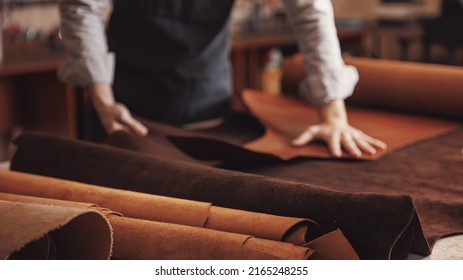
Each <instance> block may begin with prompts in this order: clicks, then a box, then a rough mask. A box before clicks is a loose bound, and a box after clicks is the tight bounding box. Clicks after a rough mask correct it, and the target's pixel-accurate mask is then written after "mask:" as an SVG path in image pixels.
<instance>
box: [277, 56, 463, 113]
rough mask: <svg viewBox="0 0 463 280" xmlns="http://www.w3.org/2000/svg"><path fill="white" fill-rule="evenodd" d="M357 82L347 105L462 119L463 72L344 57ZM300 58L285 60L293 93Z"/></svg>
mask: <svg viewBox="0 0 463 280" xmlns="http://www.w3.org/2000/svg"><path fill="white" fill-rule="evenodd" d="M345 62H346V64H350V65H354V66H355V67H356V68H357V69H358V71H359V76H360V80H359V83H358V84H357V87H356V88H355V90H354V94H353V95H352V97H350V98H349V99H348V100H347V101H348V103H351V104H355V105H361V106H366V107H370V108H384V109H392V110H401V111H406V112H416V113H423V114H431V115H436V116H443V117H450V118H455V119H458V120H462V119H463V110H462V109H461V108H462V104H463V69H462V68H461V67H455V66H443V65H433V64H424V63H414V62H402V61H388V60H379V59H368V58H354V57H346V58H345ZM305 75H306V72H305V69H304V65H303V61H302V57H300V56H299V55H297V56H294V57H292V58H289V59H287V60H286V61H285V66H284V76H283V88H284V90H285V91H287V92H292V93H294V92H296V91H297V87H298V85H299V82H300V81H301V80H302V79H303V78H304V77H305Z"/></svg>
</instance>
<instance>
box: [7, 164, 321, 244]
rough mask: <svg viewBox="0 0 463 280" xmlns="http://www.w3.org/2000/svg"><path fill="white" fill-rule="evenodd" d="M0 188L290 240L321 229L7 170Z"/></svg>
mask: <svg viewBox="0 0 463 280" xmlns="http://www.w3.org/2000/svg"><path fill="white" fill-rule="evenodd" d="M0 192H4V193H13V194H19V195H26V196H33V197H43V198H50V199H58V201H63V203H64V205H65V206H69V205H70V203H71V201H74V202H76V203H79V202H84V203H92V204H95V205H98V206H100V207H104V208H109V209H111V210H113V211H117V212H118V213H121V214H123V215H124V216H126V217H131V218H137V219H143V220H150V221H158V222H165V223H172V224H180V225H188V226H194V227H205V228H209V229H215V230H219V231H226V232H233V233H241V234H246V235H251V236H255V237H258V238H263V239H269V240H278V241H284V242H290V243H294V244H296V245H304V244H306V243H307V242H309V241H311V240H313V239H315V238H317V237H319V236H321V235H322V233H323V231H322V229H321V228H320V227H319V225H318V224H317V223H315V222H314V221H311V220H307V219H301V218H291V217H280V216H275V215H268V214H262V213H253V212H249V211H242V210H235V209H227V208H223V207H216V206H212V205H211V203H206V202H198V201H190V200H185V199H176V198H171V197H165V196H156V195H149V194H144V193H137V192H132V191H125V190H116V189H111V188H105V187H98V186H92V185H88V184H82V183H77V182H71V181H65V180H60V179H55V178H48V177H43V176H35V175H30V174H23V173H18V172H12V171H1V170H0ZM0 198H1V197H0ZM55 204H56V203H55Z"/></svg>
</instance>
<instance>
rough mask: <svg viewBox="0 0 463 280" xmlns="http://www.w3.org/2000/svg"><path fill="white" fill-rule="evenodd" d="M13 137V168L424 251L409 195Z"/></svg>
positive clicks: (370, 245)
mask: <svg viewBox="0 0 463 280" xmlns="http://www.w3.org/2000/svg"><path fill="white" fill-rule="evenodd" d="M15 142H16V144H17V145H18V150H17V152H16V153H15V155H14V157H13V159H12V169H13V170H17V171H23V172H29V173H34V174H41V175H46V176H53V177H58V178H63V179H68V180H74V181H80V182H86V183H91V184H97V185H106V186H110V187H114V188H121V189H126V188H130V189H132V190H135V191H140V192H145V193H152V194H157V195H166V196H172V197H177V198H187V199H191V200H197V201H208V202H212V203H213V204H214V205H217V206H220V207H228V208H234V209H241V210H246V211H252V212H261V213H268V214H273V215H281V216H290V217H299V218H309V219H312V220H314V221H316V222H317V223H318V224H320V225H321V226H322V228H324V229H325V230H326V231H333V230H336V229H337V228H339V229H340V230H341V231H342V232H343V233H344V234H345V236H346V237H347V239H348V241H349V242H350V243H351V244H352V246H353V247H354V249H355V250H356V252H357V253H358V254H359V256H360V257H361V258H363V259H387V258H391V257H392V258H405V257H406V256H407V254H408V253H409V249H410V248H412V251H413V252H416V253H420V254H429V247H428V245H427V243H426V240H425V239H424V236H423V232H422V229H421V226H420V223H419V219H418V216H417V214H416V210H415V207H414V204H413V201H412V199H411V198H410V197H409V196H406V195H383V194H373V193H349V192H339V191H333V190H330V189H327V188H321V187H316V186H313V185H309V184H304V183H297V182H293V181H284V180H279V179H274V178H270V177H263V176H256V175H250V174H245V173H240V172H234V171H229V170H223V169H218V168H213V167H207V166H202V165H197V164H191V163H185V162H181V161H174V160H167V159H163V158H158V157H155V156H146V155H142V154H140V153H137V152H130V151H126V150H122V149H116V148H111V147H106V146H102V145H97V144H90V143H84V142H77V141H72V140H66V139H59V138H53V137H46V136H43V135H37V134H35V135H34V134H23V135H22V136H20V137H19V138H17V139H16V140H15ZM404 233H405V234H404Z"/></svg>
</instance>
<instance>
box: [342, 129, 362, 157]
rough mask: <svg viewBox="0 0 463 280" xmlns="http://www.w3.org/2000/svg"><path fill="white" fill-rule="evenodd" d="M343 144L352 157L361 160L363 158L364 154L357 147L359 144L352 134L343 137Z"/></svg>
mask: <svg viewBox="0 0 463 280" xmlns="http://www.w3.org/2000/svg"><path fill="white" fill-rule="evenodd" d="M341 144H342V146H343V147H344V149H346V150H347V151H348V152H349V154H351V155H352V156H354V157H356V158H359V157H361V156H362V152H361V151H360V149H359V148H358V147H357V144H356V143H355V141H354V139H353V138H352V135H351V134H348V133H345V134H343V135H342V137H341Z"/></svg>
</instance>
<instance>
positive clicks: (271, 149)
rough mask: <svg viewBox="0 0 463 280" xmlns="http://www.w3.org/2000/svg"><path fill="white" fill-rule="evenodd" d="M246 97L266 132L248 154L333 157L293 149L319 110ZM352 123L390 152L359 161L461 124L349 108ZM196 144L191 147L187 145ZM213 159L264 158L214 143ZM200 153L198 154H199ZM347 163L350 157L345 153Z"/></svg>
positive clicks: (252, 94)
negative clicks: (216, 156) (383, 143)
mask: <svg viewBox="0 0 463 280" xmlns="http://www.w3.org/2000/svg"><path fill="white" fill-rule="evenodd" d="M242 98H243V101H244V103H245V104H246V106H247V107H248V108H249V110H250V111H251V112H252V113H253V115H254V116H256V117H257V118H258V119H259V120H260V121H261V122H262V123H263V124H264V126H265V127H266V132H265V134H264V135H263V136H262V137H259V138H258V139H255V140H253V141H251V142H249V143H246V144H244V145H242V147H243V148H244V149H246V150H248V151H251V152H256V153H263V154H266V155H271V156H274V157H277V158H279V159H281V160H290V159H293V158H298V157H311V158H331V157H332V155H331V154H330V152H329V150H328V148H327V146H326V145H325V144H323V143H310V144H308V145H306V146H303V147H295V146H293V145H291V140H292V139H295V138H296V137H297V136H298V135H299V134H300V133H301V132H302V131H304V129H305V128H307V127H308V126H309V125H311V124H316V123H317V122H318V120H319V117H318V111H317V109H316V108H314V107H311V106H309V105H307V104H304V103H302V102H300V101H297V100H295V99H293V98H291V97H285V96H273V95H269V94H265V93H264V92H260V91H255V90H245V91H243V94H242ZM349 122H350V124H351V125H352V126H354V127H356V128H358V129H360V130H362V131H363V132H365V133H367V134H368V135H371V136H373V137H375V138H378V139H381V140H382V141H384V142H385V143H386V144H387V145H388V148H387V149H386V150H384V151H380V152H378V153H377V154H375V155H367V154H364V155H363V156H362V158H361V159H363V160H375V159H378V158H380V157H382V156H384V155H385V154H386V153H390V152H392V151H395V150H397V149H399V148H402V147H404V146H406V145H410V144H413V143H416V142H418V141H421V140H424V139H428V138H430V137H433V136H436V135H439V134H442V133H444V132H447V131H449V130H452V129H455V128H457V127H459V126H460V125H461V124H460V123H457V122H454V121H448V120H439V119H433V118H428V117H423V116H414V115H408V114H401V113H390V112H384V111H373V110H368V109H360V108H350V109H349ZM173 141H174V143H175V144H177V145H178V146H179V147H181V148H182V150H184V151H185V152H188V153H189V154H191V155H198V154H207V153H205V152H204V151H203V149H201V147H207V146H206V145H207V144H209V143H210V142H211V141H212V140H211V139H207V138H206V139H205V140H204V141H205V142H204V143H201V138H199V137H194V138H193V139H192V137H182V138H180V137H175V139H174V140H173ZM190 141H191V142H192V143H188V142H190ZM215 145H216V147H215V148H214V151H216V150H220V151H222V152H221V153H216V152H214V153H213V154H214V155H218V156H222V157H223V158H216V160H224V161H227V160H228V161H232V162H236V155H237V154H238V153H239V156H241V158H242V160H243V159H249V158H252V157H262V155H258V154H255V153H254V154H252V153H249V152H245V151H240V152H238V151H237V150H239V147H231V146H233V145H231V144H230V143H228V142H227V143H223V144H222V145H220V143H215ZM198 147H200V148H199V151H194V150H198ZM343 158H351V156H350V155H349V154H348V153H347V152H344V153H343Z"/></svg>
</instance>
